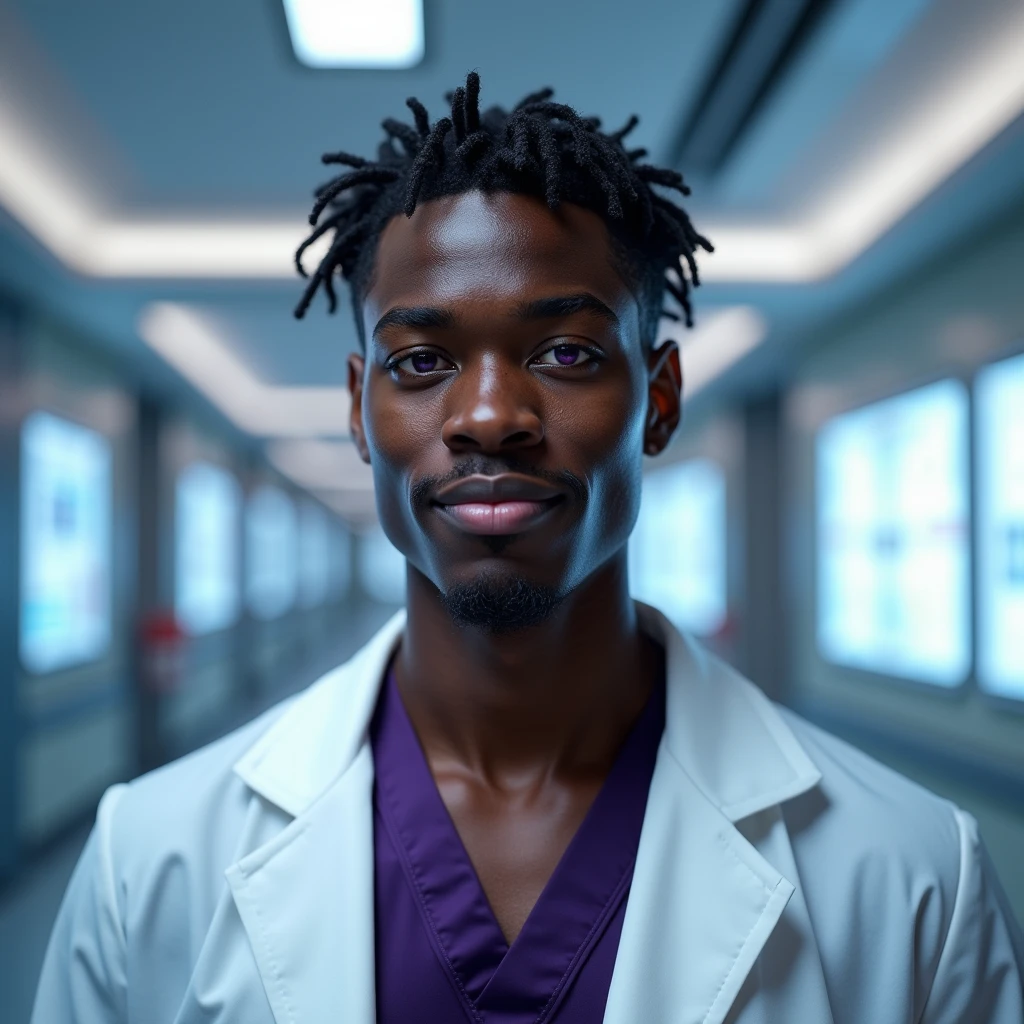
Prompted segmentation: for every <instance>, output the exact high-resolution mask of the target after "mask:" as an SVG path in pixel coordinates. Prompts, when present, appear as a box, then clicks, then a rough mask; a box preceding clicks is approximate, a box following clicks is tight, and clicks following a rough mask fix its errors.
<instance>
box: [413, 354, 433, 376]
mask: <svg viewBox="0 0 1024 1024" xmlns="http://www.w3.org/2000/svg"><path fill="white" fill-rule="evenodd" d="M410 362H411V363H412V368H413V370H415V371H416V373H430V372H431V370H436V369H437V356H435V355H434V354H433V352H417V353H416V354H415V355H414V356H413V357H412V358H411V359H410Z"/></svg>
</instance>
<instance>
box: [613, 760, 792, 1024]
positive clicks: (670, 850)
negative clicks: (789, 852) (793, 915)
mask: <svg viewBox="0 0 1024 1024" xmlns="http://www.w3.org/2000/svg"><path fill="white" fill-rule="evenodd" d="M792 894H793V886H792V885H791V884H790V883H789V882H788V881H787V880H786V879H784V878H783V877H782V875H781V874H780V873H779V872H778V871H776V870H775V869H774V868H773V867H772V866H771V865H770V864H768V862H767V861H765V860H764V858H762V857H761V856H760V855H759V854H758V852H757V851H756V850H755V849H754V848H753V847H752V846H751V845H750V844H749V843H748V842H747V841H746V840H745V839H744V838H743V836H742V835H740V833H739V832H738V831H737V829H736V828H735V827H734V826H733V825H732V823H731V822H730V821H729V820H728V818H726V817H725V816H724V815H722V814H721V812H720V811H718V810H717V809H716V808H715V807H714V806H713V805H712V804H711V803H710V802H709V801H708V800H707V799H706V798H705V797H704V796H703V795H702V794H701V793H700V791H699V790H698V789H697V788H696V786H694V785H693V783H692V782H691V781H690V780H689V779H688V778H687V776H686V775H685V773H684V772H683V771H682V770H681V769H680V767H679V765H678V764H677V763H676V762H675V761H674V759H673V758H672V755H671V754H670V753H669V751H668V749H667V747H666V745H665V744H664V743H663V744H662V747H661V750H660V751H659V754H658V762H657V765H656V767H655V771H654V777H653V779H652V780H651V788H650V792H649V795H648V798H647V814H646V816H645V819H644V827H643V831H642V833H641V837H640V846H639V849H638V851H637V860H636V867H635V869H634V872H633V885H632V887H631V889H630V893H629V902H628V904H627V906H626V917H625V921H624V922H623V927H622V937H621V939H620V940H619V951H618V956H617V957H616V960H615V971H614V974H613V976H612V983H611V988H610V990H609V993H608V1003H607V1007H606V1011H605V1018H604V1019H605V1024H633V1022H634V1021H638V1020H642V1021H644V1022H645V1024H721V1022H722V1021H723V1020H725V1017H726V1014H727V1013H728V1012H729V1009H730V1007H731V1006H732V1004H733V1001H734V1000H735V999H736V996H737V994H738V993H739V991H740V988H741V986H742V985H743V981H744V979H745V978H746V976H747V974H748V972H749V971H750V969H751V967H752V966H753V964H754V961H755V960H756V958H757V956H758V954H759V953H760V952H761V949H762V948H763V946H764V944H765V943H766V942H767V940H768V937H769V936H770V935H771V933H772V930H773V929H774V928H775V925H776V924H777V922H778V920H779V918H780V917H781V915H782V912H783V910H784V909H785V907H786V904H787V903H788V902H789V899H790V897H791V896H792Z"/></svg>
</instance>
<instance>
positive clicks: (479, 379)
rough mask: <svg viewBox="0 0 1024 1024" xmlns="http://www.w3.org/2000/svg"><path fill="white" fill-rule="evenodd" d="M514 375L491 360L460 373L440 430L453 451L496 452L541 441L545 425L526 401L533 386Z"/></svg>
mask: <svg viewBox="0 0 1024 1024" xmlns="http://www.w3.org/2000/svg"><path fill="white" fill-rule="evenodd" d="M514 378H515V374H514V373H509V372H502V370H501V368H500V367H499V366H498V365H497V363H496V362H495V361H491V360H483V361H482V363H481V365H480V367H479V368H478V369H477V370H476V371H473V370H468V369H467V370H463V371H462V373H460V374H459V379H458V380H457V381H456V382H455V386H454V387H453V388H452V390H451V392H450V393H449V394H450V400H451V403H452V404H451V405H450V407H449V409H450V411H449V415H448V418H447V420H446V421H445V424H444V427H443V428H442V432H441V434H442V439H443V440H444V443H445V444H446V445H447V446H448V447H449V448H450V449H451V450H452V451H457V452H469V451H473V452H487V453H489V454H497V453H499V452H508V451H515V450H517V449H521V448H529V447H531V446H533V445H536V444H540V442H541V441H542V440H543V439H544V425H543V423H542V421H541V418H540V416H539V415H538V414H537V410H536V408H535V407H534V406H533V404H532V403H531V402H530V401H529V398H530V391H531V390H532V389H531V388H528V387H522V386H519V384H518V382H517V381H516V380H515V379H514Z"/></svg>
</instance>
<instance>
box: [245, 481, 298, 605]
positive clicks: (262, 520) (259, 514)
mask: <svg viewBox="0 0 1024 1024" xmlns="http://www.w3.org/2000/svg"><path fill="white" fill-rule="evenodd" d="M245 551H246V557H245V601H246V605H247V606H248V608H249V611H250V612H251V613H252V614H253V615H254V616H255V617H256V618H257V619H264V620H266V619H276V618H278V617H279V616H281V615H284V613H285V612H287V611H288V610H289V609H290V608H291V607H292V606H293V605H294V604H295V594H296V590H297V587H298V569H297V566H298V556H297V543H296V524H295V506H294V504H293V503H292V500H291V498H289V497H288V495H287V494H285V493H284V491H282V490H281V489H280V488H279V487H271V486H269V485H268V486H263V487H258V488H257V489H256V490H255V491H253V493H252V495H251V496H250V497H249V501H248V503H247V505H246V509H245Z"/></svg>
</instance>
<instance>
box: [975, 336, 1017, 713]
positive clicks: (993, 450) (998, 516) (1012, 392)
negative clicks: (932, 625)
mask: <svg viewBox="0 0 1024 1024" xmlns="http://www.w3.org/2000/svg"><path fill="white" fill-rule="evenodd" d="M975 408H976V414H975V417H976V427H977V431H976V438H977V481H978V491H977V493H978V506H977V516H978V525H977V537H978V582H977V586H978V655H977V660H978V685H979V686H980V687H981V688H982V689H984V690H987V691H989V692H990V693H994V694H998V695H999V696H1002V697H1011V698H1014V699H1017V700H1024V356H1017V357H1015V358H1013V359H1007V360H1004V361H1003V362H1000V363H996V364H994V365H993V366H989V367H987V368H986V369H984V370H982V372H981V373H980V374H979V375H978V379H977V384H976V390H975Z"/></svg>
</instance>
